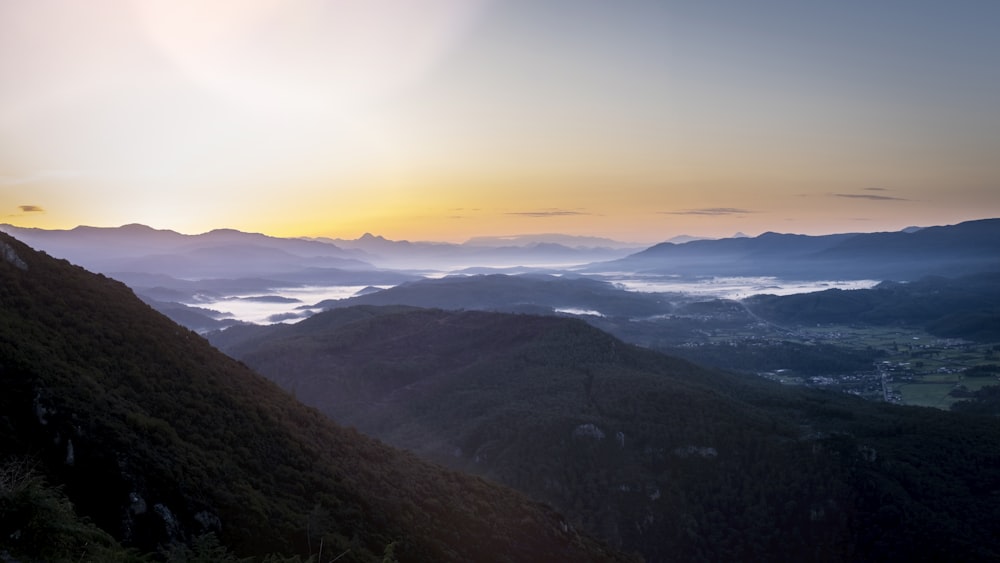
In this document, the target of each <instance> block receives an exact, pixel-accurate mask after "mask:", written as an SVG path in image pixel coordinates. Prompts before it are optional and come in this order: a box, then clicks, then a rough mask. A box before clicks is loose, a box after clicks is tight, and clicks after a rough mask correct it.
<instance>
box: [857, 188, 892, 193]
mask: <svg viewBox="0 0 1000 563" xmlns="http://www.w3.org/2000/svg"><path fill="white" fill-rule="evenodd" d="M863 191H866V192H887V191H889V189H888V188H864V190H863Z"/></svg>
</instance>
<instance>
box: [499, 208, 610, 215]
mask: <svg viewBox="0 0 1000 563" xmlns="http://www.w3.org/2000/svg"><path fill="white" fill-rule="evenodd" d="M506 215H518V216H521V217H571V216H574V215H593V214H592V213H587V212H586V211H574V210H571V209H554V208H553V209H542V210H539V211H508V212H507V213H506Z"/></svg>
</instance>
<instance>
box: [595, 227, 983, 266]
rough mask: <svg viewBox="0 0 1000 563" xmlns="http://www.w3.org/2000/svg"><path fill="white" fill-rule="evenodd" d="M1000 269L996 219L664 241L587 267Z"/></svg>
mask: <svg viewBox="0 0 1000 563" xmlns="http://www.w3.org/2000/svg"><path fill="white" fill-rule="evenodd" d="M997 270H1000V219H984V220H979V221H968V222H965V223H960V224H957V225H949V226H941V227H929V228H925V229H919V230H916V231H914V230H909V229H908V230H904V231H898V232H890V233H844V234H835V235H826V236H807V235H794V234H780V233H764V234H762V235H760V236H757V237H754V238H732V239H721V240H696V241H691V242H688V243H685V244H673V243H661V244H658V245H655V246H653V247H650V248H648V249H646V250H643V251H642V252H638V253H636V254H632V255H630V256H627V257H625V258H622V259H620V260H614V261H611V262H604V263H598V264H592V265H590V266H588V267H587V268H586V269H585V270H584V271H587V272H592V273H594V272H621V271H628V272H639V273H645V274H659V275H688V276H775V277H780V278H785V279H803V280H807V279H813V280H816V279H876V280H897V281H903V280H912V279H917V278H920V277H923V276H927V275H949V276H956V275H961V274H972V273H976V272H980V271H997Z"/></svg>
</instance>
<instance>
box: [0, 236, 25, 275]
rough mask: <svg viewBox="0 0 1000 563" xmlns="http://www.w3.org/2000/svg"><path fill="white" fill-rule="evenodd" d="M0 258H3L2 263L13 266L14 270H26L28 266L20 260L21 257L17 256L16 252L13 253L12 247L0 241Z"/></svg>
mask: <svg viewBox="0 0 1000 563" xmlns="http://www.w3.org/2000/svg"><path fill="white" fill-rule="evenodd" d="M0 256H3V260H4V262H8V263H10V264H13V265H14V267H15V268H18V269H21V270H27V269H28V265H27V264H25V263H24V260H21V257H20V256H18V255H17V252H14V249H13V247H11V246H10V245H9V244H7V243H6V242H3V241H0Z"/></svg>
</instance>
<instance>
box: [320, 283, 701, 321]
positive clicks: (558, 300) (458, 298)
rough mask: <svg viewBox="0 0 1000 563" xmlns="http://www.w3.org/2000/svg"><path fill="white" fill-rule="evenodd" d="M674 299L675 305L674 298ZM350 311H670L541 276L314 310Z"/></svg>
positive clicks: (638, 297) (425, 289)
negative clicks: (382, 307)
mask: <svg viewBox="0 0 1000 563" xmlns="http://www.w3.org/2000/svg"><path fill="white" fill-rule="evenodd" d="M674 297H675V298H676V299H677V300H681V297H680V296H674ZM353 305H412V306H416V307H431V308H440V309H479V310H490V311H508V312H534V313H554V312H557V311H559V310H561V309H572V310H577V311H591V312H593V313H594V314H599V315H613V316H641V317H648V316H653V315H659V314H666V313H669V312H671V311H672V310H673V303H672V302H671V300H669V299H668V297H667V296H665V295H663V294H655V293H638V292H629V291H624V290H622V289H621V288H619V287H616V286H615V285H613V284H611V283H609V282H604V281H597V280H592V279H589V278H584V277H566V276H551V275H544V274H522V275H516V276H511V275H504V274H487V275H472V276H448V277H445V278H439V279H424V280H419V281H414V282H408V283H404V284H401V285H398V286H395V287H391V288H388V289H385V290H382V291H379V292H374V293H368V294H365V295H358V296H355V297H350V298H347V299H339V300H328V301H321V302H319V303H317V304H316V305H315V307H316V308H324V309H328V308H335V307H350V306H353Z"/></svg>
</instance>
